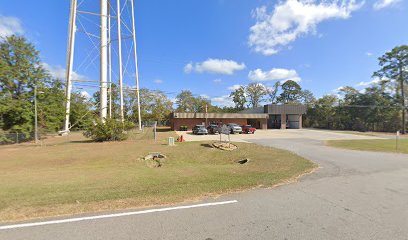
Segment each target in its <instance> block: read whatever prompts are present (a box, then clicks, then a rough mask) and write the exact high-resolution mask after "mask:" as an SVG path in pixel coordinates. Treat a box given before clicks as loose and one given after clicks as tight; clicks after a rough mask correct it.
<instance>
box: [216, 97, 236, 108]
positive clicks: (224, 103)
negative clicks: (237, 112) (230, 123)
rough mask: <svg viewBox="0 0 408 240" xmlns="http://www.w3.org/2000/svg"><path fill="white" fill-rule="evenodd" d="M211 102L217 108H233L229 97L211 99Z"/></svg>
mask: <svg viewBox="0 0 408 240" xmlns="http://www.w3.org/2000/svg"><path fill="white" fill-rule="evenodd" d="M211 102H212V103H214V104H215V105H217V106H225V107H233V106H234V105H235V104H234V102H233V101H232V98H231V97H230V96H229V95H225V96H221V97H214V98H211Z"/></svg>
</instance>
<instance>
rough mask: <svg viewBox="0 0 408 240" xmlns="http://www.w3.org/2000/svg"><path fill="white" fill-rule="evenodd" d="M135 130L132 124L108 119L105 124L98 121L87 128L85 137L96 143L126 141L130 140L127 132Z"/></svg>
mask: <svg viewBox="0 0 408 240" xmlns="http://www.w3.org/2000/svg"><path fill="white" fill-rule="evenodd" d="M132 128H134V124H133V123H131V122H124V123H122V122H121V121H120V120H116V119H106V120H105V122H104V123H103V122H102V121H101V120H97V121H96V123H95V124H93V125H91V126H89V127H87V129H86V131H85V132H84V136H85V137H88V138H91V139H92V140H94V141H96V142H106V141H124V140H126V139H127V138H128V133H127V132H126V131H127V130H130V129H132Z"/></svg>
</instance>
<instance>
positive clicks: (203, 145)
mask: <svg viewBox="0 0 408 240" xmlns="http://www.w3.org/2000/svg"><path fill="white" fill-rule="evenodd" d="M201 147H206V148H214V147H213V146H212V145H211V144H209V143H203V144H201Z"/></svg>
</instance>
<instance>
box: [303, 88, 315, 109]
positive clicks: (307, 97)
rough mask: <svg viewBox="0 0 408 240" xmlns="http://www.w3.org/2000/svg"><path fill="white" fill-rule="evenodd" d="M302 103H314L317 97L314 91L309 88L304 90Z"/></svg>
mask: <svg viewBox="0 0 408 240" xmlns="http://www.w3.org/2000/svg"><path fill="white" fill-rule="evenodd" d="M300 96H301V101H302V103H304V104H306V105H308V106H309V105H312V104H313V103H314V102H315V101H316V98H315V97H314V95H313V93H312V92H311V91H309V90H304V91H302V92H301V93H300Z"/></svg>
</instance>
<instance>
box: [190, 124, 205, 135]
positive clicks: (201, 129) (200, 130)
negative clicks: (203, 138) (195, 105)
mask: <svg viewBox="0 0 408 240" xmlns="http://www.w3.org/2000/svg"><path fill="white" fill-rule="evenodd" d="M193 134H195V135H207V134H208V131H207V129H206V128H205V126H204V125H196V126H195V127H193Z"/></svg>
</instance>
